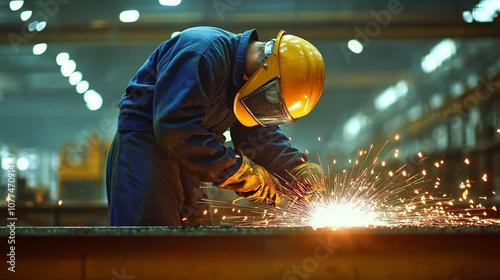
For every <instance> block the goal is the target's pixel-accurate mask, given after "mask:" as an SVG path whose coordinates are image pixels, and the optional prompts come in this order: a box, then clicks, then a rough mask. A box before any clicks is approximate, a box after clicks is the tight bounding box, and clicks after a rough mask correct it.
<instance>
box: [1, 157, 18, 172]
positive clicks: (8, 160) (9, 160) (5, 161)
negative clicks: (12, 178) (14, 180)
mask: <svg viewBox="0 0 500 280" xmlns="http://www.w3.org/2000/svg"><path fill="white" fill-rule="evenodd" d="M15 163H16V159H15V158H13V157H3V158H2V169H4V170H7V169H9V168H10V166H11V165H12V164H15Z"/></svg>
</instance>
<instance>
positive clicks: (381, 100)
mask: <svg viewBox="0 0 500 280" xmlns="http://www.w3.org/2000/svg"><path fill="white" fill-rule="evenodd" d="M407 93H408V83H407V82H406V81H405V80H401V81H399V82H398V83H397V84H396V85H395V86H392V87H389V88H387V89H386V90H384V91H383V92H382V93H381V94H380V95H379V96H378V97H377V98H375V108H376V109H377V110H378V111H383V110H385V109H387V108H389V107H390V106H391V105H392V104H394V103H396V101H398V100H399V99H400V98H402V97H404V96H405V95H406V94H407Z"/></svg>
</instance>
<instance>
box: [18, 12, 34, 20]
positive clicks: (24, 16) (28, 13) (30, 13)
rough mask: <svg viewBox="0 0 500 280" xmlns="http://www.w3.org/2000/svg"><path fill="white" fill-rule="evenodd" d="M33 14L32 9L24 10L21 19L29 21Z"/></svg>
mask: <svg viewBox="0 0 500 280" xmlns="http://www.w3.org/2000/svg"><path fill="white" fill-rule="evenodd" d="M32 14H33V12H32V11H24V12H22V13H21V15H20V17H21V20H22V21H27V20H28V19H30V17H31V15H32Z"/></svg>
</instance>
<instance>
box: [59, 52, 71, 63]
mask: <svg viewBox="0 0 500 280" xmlns="http://www.w3.org/2000/svg"><path fill="white" fill-rule="evenodd" d="M68 60H69V53H67V52H61V53H59V54H58V55H57V56H56V63H57V65H59V66H62V65H63V64H64V63H66V61H68Z"/></svg>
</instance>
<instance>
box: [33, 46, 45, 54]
mask: <svg viewBox="0 0 500 280" xmlns="http://www.w3.org/2000/svg"><path fill="white" fill-rule="evenodd" d="M46 50H47V44H46V43H39V44H36V45H34V46H33V54H34V55H41V54H43V53H44V52H45V51H46Z"/></svg>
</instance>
